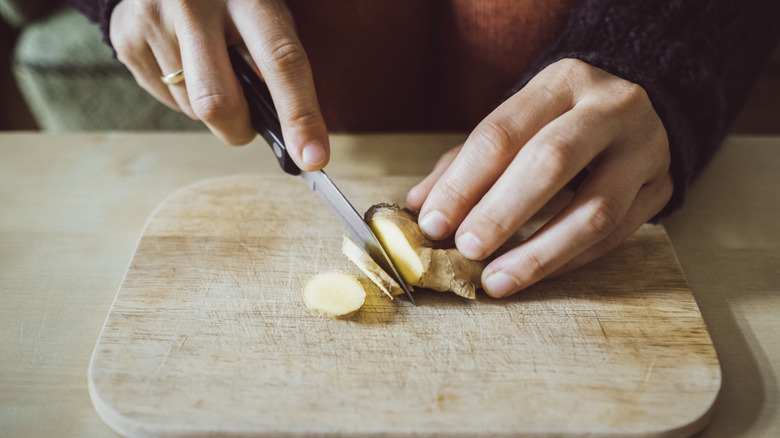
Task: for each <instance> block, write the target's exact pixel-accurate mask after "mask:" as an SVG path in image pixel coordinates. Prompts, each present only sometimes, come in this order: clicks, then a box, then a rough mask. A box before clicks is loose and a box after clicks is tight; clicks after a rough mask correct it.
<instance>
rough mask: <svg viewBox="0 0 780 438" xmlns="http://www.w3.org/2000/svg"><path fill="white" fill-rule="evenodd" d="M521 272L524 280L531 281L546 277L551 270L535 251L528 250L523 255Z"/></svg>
mask: <svg viewBox="0 0 780 438" xmlns="http://www.w3.org/2000/svg"><path fill="white" fill-rule="evenodd" d="M522 272H523V274H522V275H523V277H525V278H526V279H527V280H526V281H527V282H528V283H533V282H536V281H539V280H541V279H543V278H545V277H547V276H548V275H550V272H551V271H550V270H549V269H548V268H547V265H545V263H544V261H542V259H541V257H539V255H538V254H537V253H536V252H535V251H528V252H526V253H525V254H524V256H523V268H522Z"/></svg>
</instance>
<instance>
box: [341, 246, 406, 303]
mask: <svg viewBox="0 0 780 438" xmlns="http://www.w3.org/2000/svg"><path fill="white" fill-rule="evenodd" d="M341 252H343V253H344V255H345V256H347V258H348V259H349V260H350V261H351V262H352V263H354V264H355V265H356V266H357V267H358V268H360V270H361V271H363V273H364V274H366V277H368V279H369V280H371V281H372V282H373V283H374V284H376V285H377V287H378V288H379V290H381V291H382V292H384V293H385V295H387V296H388V297H390V299H393V297H394V296H396V295H401V294H403V293H404V290H403V289H401V286H400V285H399V284H398V283H397V282H396V281H395V280H393V277H391V276H389V275H388V274H387V273H386V272H385V271H384V269H382V268H381V267H379V265H378V264H377V263H376V262H375V261H374V259H372V258H371V256H369V255H368V254H367V253H366V252H365V251H363V248H361V247H359V246H358V245H357V244H356V243H355V242H353V241H352V239H350V238H349V237H347V236H344V240H343V241H342V243H341Z"/></svg>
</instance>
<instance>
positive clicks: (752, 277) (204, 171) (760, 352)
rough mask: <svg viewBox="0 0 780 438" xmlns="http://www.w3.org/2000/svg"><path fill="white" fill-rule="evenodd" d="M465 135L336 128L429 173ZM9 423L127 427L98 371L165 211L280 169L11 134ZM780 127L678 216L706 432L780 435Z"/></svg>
mask: <svg viewBox="0 0 780 438" xmlns="http://www.w3.org/2000/svg"><path fill="white" fill-rule="evenodd" d="M462 139H463V136H462V135H435V136H425V135H374V136H339V135H336V136H334V137H333V156H332V160H331V165H329V167H328V169H329V173H330V174H331V175H332V176H334V178H337V177H339V176H370V175H423V174H424V173H425V172H426V171H428V170H429V169H430V167H431V166H432V163H433V162H434V161H435V159H436V158H437V157H438V156H439V155H440V154H441V153H442V152H443V151H444V150H446V149H448V148H449V147H450V146H452V145H455V144H457V143H458V142H459V141H461V140H462ZM0 156H2V157H3V158H2V160H0V206H2V207H0V299H2V305H0V436H1V437H5V436H79V437H89V436H113V435H115V434H114V433H113V432H112V431H111V429H109V428H108V427H107V426H106V425H105V424H104V423H103V422H102V420H101V419H100V418H99V417H98V415H97V413H96V412H95V410H94V409H93V407H92V404H91V402H90V399H89V395H88V392H87V380H86V370H87V365H88V363H89V358H90V355H91V353H92V349H93V347H94V344H95V342H96V340H97V337H98V334H99V332H100V329H101V326H102V324H103V321H104V319H105V318H106V315H107V313H108V309H109V306H110V304H111V301H112V299H113V297H114V294H115V293H116V290H117V288H118V286H119V284H120V282H121V280H122V276H123V274H124V272H125V270H126V268H127V264H128V262H129V261H130V258H131V256H132V254H133V251H134V248H135V245H136V243H137V239H138V237H139V236H140V233H141V230H142V228H143V226H144V223H145V221H146V219H147V218H148V217H149V215H150V213H151V212H152V210H153V209H154V208H155V207H156V206H157V205H158V204H159V203H160V202H162V201H163V200H164V199H165V198H166V197H167V196H168V195H170V194H171V193H172V192H174V191H176V190H177V189H179V188H181V187H183V186H185V185H187V184H190V183H193V182H197V181H200V180H203V179H206V178H209V177H215V176H223V175H230V174H250V173H257V172H274V173H275V172H278V168H277V167H276V163H275V162H274V161H272V160H269V159H268V158H269V156H268V151H267V150H266V149H265V146H262V145H261V144H260V143H259V142H256V143H255V144H253V145H251V146H248V147H244V148H236V149H231V148H228V147H227V146H223V145H221V144H220V143H219V142H218V141H217V140H216V139H215V138H214V137H212V136H211V135H209V134H179V133H177V134H157V133H155V134H124V133H122V134H118V133H108V134H32V133H11V134H0ZM778 169H780V138H778V137H769V138H749V137H736V138H731V139H729V140H728V141H727V142H726V144H725V145H724V148H723V150H722V151H721V152H720V153H719V154H718V156H717V157H716V159H715V161H714V162H713V163H712V164H711V165H710V166H709V167H708V168H707V170H706V171H705V172H704V173H703V174H702V176H701V178H700V179H699V180H698V182H697V183H696V184H695V185H694V186H693V187H692V188H691V190H690V191H689V195H688V202H687V204H686V207H685V208H684V209H683V210H682V211H680V212H678V213H676V214H675V215H674V216H672V217H671V218H670V219H669V220H667V221H666V224H665V225H666V227H667V230H668V232H669V234H670V236H671V238H672V242H673V244H674V246H675V249H676V251H677V254H678V256H679V259H680V262H681V264H682V266H683V269H684V271H685V274H686V276H687V277H688V280H689V282H690V286H691V289H692V290H693V292H694V295H695V296H696V299H697V301H698V302H699V305H700V307H701V311H702V314H703V316H704V319H705V321H706V323H707V325H708V327H709V329H710V333H711V335H712V338H713V341H714V343H715V346H716V348H717V350H718V353H719V356H720V361H721V364H722V367H723V388H722V392H721V398H720V401H719V402H718V405H717V407H716V410H715V413H714V417H713V420H712V424H711V426H710V427H709V428H708V429H706V430H705V431H704V432H703V433H702V436H708V437H709V436H728V437H730V436H736V435H740V434H741V435H745V436H759V435H760V436H778V435H780V401H779V400H778V376H779V375H780V336H778V335H780V325H778V324H777V323H776V322H775V321H778V320H780V316H778V315H780V231H778V227H777V225H778V223H780V221H779V220H778V219H780V203H779V202H778V200H780V172H778Z"/></svg>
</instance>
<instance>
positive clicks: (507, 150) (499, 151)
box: [474, 121, 516, 156]
mask: <svg viewBox="0 0 780 438" xmlns="http://www.w3.org/2000/svg"><path fill="white" fill-rule="evenodd" d="M474 139H475V140H476V142H477V144H479V145H480V150H481V151H483V152H487V153H488V155H490V156H496V155H497V156H505V155H508V154H514V153H515V152H516V151H513V148H512V135H511V134H510V132H509V131H508V130H507V128H506V125H505V124H504V123H495V122H492V121H484V122H482V123H480V124H479V125H478V126H477V128H476V129H475V130H474ZM485 149H487V150H486V151H485Z"/></svg>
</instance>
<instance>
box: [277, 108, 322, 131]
mask: <svg viewBox="0 0 780 438" xmlns="http://www.w3.org/2000/svg"><path fill="white" fill-rule="evenodd" d="M284 120H285V122H286V124H288V125H290V126H295V127H297V128H315V127H317V126H319V125H320V124H321V123H322V116H321V115H320V113H319V111H317V110H316V108H311V107H300V108H295V109H294V110H293V111H292V112H291V113H290V114H287V115H286V116H285V117H284Z"/></svg>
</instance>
